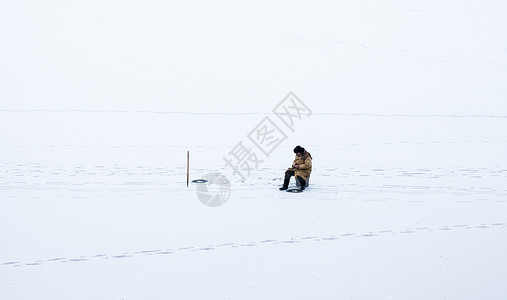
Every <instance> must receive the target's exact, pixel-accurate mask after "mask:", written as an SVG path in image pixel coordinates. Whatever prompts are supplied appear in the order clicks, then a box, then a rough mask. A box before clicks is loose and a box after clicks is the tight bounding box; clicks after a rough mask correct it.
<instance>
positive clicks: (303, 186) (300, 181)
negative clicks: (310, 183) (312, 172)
mask: <svg viewBox="0 0 507 300" xmlns="http://www.w3.org/2000/svg"><path fill="white" fill-rule="evenodd" d="M296 180H299V184H300V185H301V189H303V190H304V189H305V187H306V181H305V180H304V179H303V177H301V176H298V177H297V178H296Z"/></svg>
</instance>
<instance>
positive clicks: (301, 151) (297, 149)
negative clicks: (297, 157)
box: [294, 145, 305, 153]
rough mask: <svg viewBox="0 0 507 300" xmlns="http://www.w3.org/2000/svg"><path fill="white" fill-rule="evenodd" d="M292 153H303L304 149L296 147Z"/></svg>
mask: <svg viewBox="0 0 507 300" xmlns="http://www.w3.org/2000/svg"><path fill="white" fill-rule="evenodd" d="M294 153H305V148H303V147H301V146H299V145H297V146H296V148H294Z"/></svg>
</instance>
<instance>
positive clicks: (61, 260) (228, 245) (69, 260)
mask: <svg viewBox="0 0 507 300" xmlns="http://www.w3.org/2000/svg"><path fill="white" fill-rule="evenodd" d="M494 228H507V223H492V224H480V225H468V224H457V225H445V226H436V227H418V228H414V229H404V230H382V231H378V232H365V233H343V234H338V235H331V236H305V237H300V238H290V239H286V240H275V239H268V240H262V241H253V242H249V243H222V244H218V245H208V246H203V247H195V246H193V247H182V248H174V249H172V248H169V249H152V250H142V251H136V252H125V253H122V254H116V255H108V254H96V255H91V256H80V257H75V258H65V257H57V258H50V259H46V260H37V261H33V262H21V261H10V262H5V263H2V264H0V266H3V267H6V266H14V267H22V266H40V265H43V264H49V263H73V262H84V261H90V260H99V259H108V260H111V259H125V258H132V257H135V256H141V255H144V256H152V255H170V254H175V253H181V252H202V251H214V250H219V249H220V248H242V247H259V246H263V245H280V244H298V243H309V242H328V241H335V240H341V239H350V238H372V237H378V236H386V235H397V234H401V235H405V234H415V233H418V232H436V231H453V230H460V229H461V230H487V229H494Z"/></svg>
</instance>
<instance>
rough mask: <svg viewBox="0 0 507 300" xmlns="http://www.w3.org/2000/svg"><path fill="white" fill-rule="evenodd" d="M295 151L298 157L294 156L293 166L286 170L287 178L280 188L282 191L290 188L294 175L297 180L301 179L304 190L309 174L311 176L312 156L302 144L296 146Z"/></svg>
mask: <svg viewBox="0 0 507 300" xmlns="http://www.w3.org/2000/svg"><path fill="white" fill-rule="evenodd" d="M294 153H296V158H294V162H293V163H292V168H290V169H288V170H287V171H285V180H284V181H283V186H282V187H281V188H280V191H283V190H286V189H288V188H289V181H290V178H291V177H292V176H295V177H296V180H299V183H300V184H301V187H300V189H301V190H304V189H305V186H306V181H307V180H308V176H310V173H311V172H312V156H311V155H310V153H308V152H307V151H306V150H305V148H303V147H301V146H296V148H294Z"/></svg>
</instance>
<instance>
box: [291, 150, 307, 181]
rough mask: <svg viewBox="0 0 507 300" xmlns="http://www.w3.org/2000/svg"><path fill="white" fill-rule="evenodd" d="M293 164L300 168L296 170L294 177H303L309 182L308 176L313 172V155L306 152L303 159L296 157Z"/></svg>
mask: <svg viewBox="0 0 507 300" xmlns="http://www.w3.org/2000/svg"><path fill="white" fill-rule="evenodd" d="M292 164H293V165H298V168H297V169H296V170H294V176H296V177H297V176H301V177H303V179H304V180H308V176H310V173H311V172H312V155H311V154H310V153H309V152H308V151H306V150H305V153H303V155H302V156H301V157H298V156H297V155H296V158H294V162H293V163H292ZM289 170H293V169H289Z"/></svg>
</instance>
